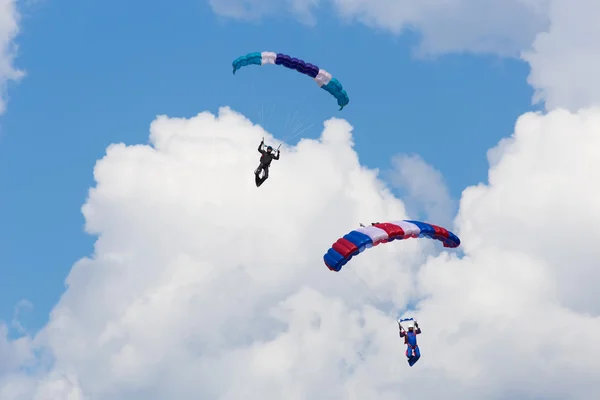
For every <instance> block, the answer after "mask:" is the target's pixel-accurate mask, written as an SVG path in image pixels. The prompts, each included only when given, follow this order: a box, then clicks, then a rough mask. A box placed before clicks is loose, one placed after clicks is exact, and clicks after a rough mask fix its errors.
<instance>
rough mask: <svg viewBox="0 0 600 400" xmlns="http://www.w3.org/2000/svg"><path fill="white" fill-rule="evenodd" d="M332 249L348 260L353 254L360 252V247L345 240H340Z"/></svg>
mask: <svg viewBox="0 0 600 400" xmlns="http://www.w3.org/2000/svg"><path fill="white" fill-rule="evenodd" d="M331 248H332V249H334V250H335V251H337V252H338V253H340V255H341V256H342V257H344V258H348V257H350V255H351V254H352V253H354V252H356V251H358V247H356V245H355V244H354V243H352V242H350V241H349V240H347V239H344V238H339V239H338V240H337V241H336V242H335V243H334V244H333V246H331Z"/></svg>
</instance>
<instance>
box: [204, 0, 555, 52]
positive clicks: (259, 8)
mask: <svg viewBox="0 0 600 400" xmlns="http://www.w3.org/2000/svg"><path fill="white" fill-rule="evenodd" d="M547 1H548V0H452V1H442V2H440V1H418V2H414V1H410V0H332V1H331V3H332V4H331V5H332V6H333V7H334V9H335V10H336V12H337V14H338V15H339V16H340V17H342V18H343V19H345V20H347V21H358V22H360V23H363V24H365V25H367V26H370V27H373V28H378V29H385V30H387V31H390V32H392V33H394V34H399V33H402V32H404V31H406V30H417V31H418V32H419V34H421V35H422V41H421V44H420V48H419V52H420V53H421V54H440V53H447V52H454V51H474V52H494V53H498V54H501V55H508V56H517V55H518V53H519V51H521V50H522V49H523V48H525V47H527V46H528V45H530V44H531V42H532V41H533V39H534V38H535V35H536V34H537V33H538V32H539V31H540V30H542V29H543V28H544V27H545V26H546V25H547V24H548V18H547V15H546V13H545V9H546V8H547V7H546V3H547ZM321 3H325V2H324V1H320V0H286V1H283V2H281V1H273V0H254V1H252V2H250V1H249V0H210V4H211V6H212V8H213V10H214V11H215V12H216V13H217V14H220V15H223V16H227V17H234V18H244V17H246V16H247V15H251V16H253V17H258V16H261V15H269V14H272V13H276V12H282V11H286V10H287V11H290V12H293V13H296V14H297V15H299V16H301V17H302V18H303V19H304V20H305V21H307V20H308V21H310V22H314V15H313V10H314V9H315V8H317V7H318V6H319V5H321ZM244 8H246V12H244V11H243V10H244Z"/></svg>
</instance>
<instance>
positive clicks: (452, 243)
mask: <svg viewBox="0 0 600 400" xmlns="http://www.w3.org/2000/svg"><path fill="white" fill-rule="evenodd" d="M422 237H426V238H429V239H436V240H439V241H441V242H442V243H444V247H448V248H456V247H458V246H460V239H459V238H458V237H457V236H456V235H455V234H454V233H452V232H450V231H448V230H446V229H444V228H442V227H439V226H437V225H432V224H428V223H425V222H420V221H410V220H404V221H394V222H383V223H379V222H377V223H374V224H372V225H370V226H364V227H361V228H358V229H355V230H353V231H352V232H350V233H348V234H347V235H345V236H344V237H342V238H340V239H338V240H337V241H336V242H335V243H334V244H333V245H332V246H331V248H330V249H329V250H328V251H327V253H325V255H324V256H323V260H324V261H325V265H326V266H327V268H329V269H330V270H332V271H336V272H337V271H339V270H341V269H342V267H343V266H344V265H345V264H346V263H347V262H348V261H350V260H351V259H352V257H354V256H355V255H357V254H359V253H362V252H363V251H364V250H365V249H368V248H370V247H373V246H377V245H378V244H380V243H387V242H392V241H394V240H398V239H408V238H422Z"/></svg>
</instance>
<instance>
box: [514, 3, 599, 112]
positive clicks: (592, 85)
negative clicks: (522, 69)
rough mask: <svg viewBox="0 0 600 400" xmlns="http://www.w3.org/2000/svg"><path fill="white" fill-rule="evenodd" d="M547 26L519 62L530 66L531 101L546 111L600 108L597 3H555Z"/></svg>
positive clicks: (551, 8)
mask: <svg viewBox="0 0 600 400" xmlns="http://www.w3.org/2000/svg"><path fill="white" fill-rule="evenodd" d="M551 4H552V6H551V7H550V9H549V10H550V13H549V16H550V21H551V24H550V27H549V29H548V30H547V31H544V32H541V33H540V34H538V35H537V37H536V39H535V41H534V42H533V46H532V47H531V49H528V50H526V51H525V52H524V53H523V59H524V60H526V61H527V62H528V63H529V64H530V65H531V74H530V76H529V82H530V83H531V85H532V86H533V87H534V88H535V89H536V94H535V98H534V100H535V101H538V102H539V101H544V102H545V104H546V107H547V108H548V109H554V108H558V107H563V108H567V109H570V110H578V109H580V108H583V107H588V106H592V105H595V106H597V105H600V74H599V73H598V71H600V24H598V15H600V2H598V1H596V0H574V1H566V0H555V1H553V2H552V3H551Z"/></svg>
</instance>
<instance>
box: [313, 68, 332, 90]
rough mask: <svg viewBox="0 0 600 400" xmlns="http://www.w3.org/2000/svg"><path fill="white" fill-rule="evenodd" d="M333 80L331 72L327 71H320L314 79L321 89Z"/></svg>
mask: <svg viewBox="0 0 600 400" xmlns="http://www.w3.org/2000/svg"><path fill="white" fill-rule="evenodd" d="M331 78H332V76H331V74H330V73H329V72H327V71H325V70H324V69H320V70H319V73H318V74H317V77H316V78H313V79H314V80H315V82H317V84H318V85H319V87H321V86H324V85H327V84H328V83H329V82H331Z"/></svg>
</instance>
